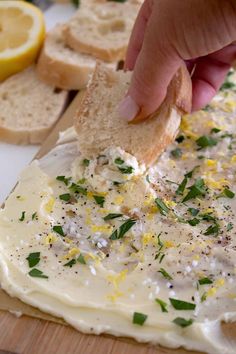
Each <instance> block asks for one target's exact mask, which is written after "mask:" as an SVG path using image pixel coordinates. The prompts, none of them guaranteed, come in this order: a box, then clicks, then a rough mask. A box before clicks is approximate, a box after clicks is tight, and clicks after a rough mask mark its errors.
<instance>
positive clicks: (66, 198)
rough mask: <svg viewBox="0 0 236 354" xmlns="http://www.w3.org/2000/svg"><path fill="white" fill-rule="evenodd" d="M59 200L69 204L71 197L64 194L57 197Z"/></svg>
mask: <svg viewBox="0 0 236 354" xmlns="http://www.w3.org/2000/svg"><path fill="white" fill-rule="evenodd" d="M59 198H60V199H61V200H64V201H65V202H69V200H70V198H71V195H70V193H65V194H61V195H59Z"/></svg>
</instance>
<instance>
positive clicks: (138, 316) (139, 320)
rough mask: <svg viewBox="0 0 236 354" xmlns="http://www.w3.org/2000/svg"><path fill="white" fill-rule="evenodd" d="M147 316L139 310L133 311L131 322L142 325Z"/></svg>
mask: <svg viewBox="0 0 236 354" xmlns="http://www.w3.org/2000/svg"><path fill="white" fill-rule="evenodd" d="M147 318H148V316H147V315H145V314H144V313H141V312H134V314H133V323H134V324H137V325H139V326H142V325H143V324H144V322H145V321H146V320H147Z"/></svg>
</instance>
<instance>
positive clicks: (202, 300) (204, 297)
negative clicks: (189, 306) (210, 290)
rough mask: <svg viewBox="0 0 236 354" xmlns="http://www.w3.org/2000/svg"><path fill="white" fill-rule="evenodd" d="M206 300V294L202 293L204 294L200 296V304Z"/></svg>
mask: <svg viewBox="0 0 236 354" xmlns="http://www.w3.org/2000/svg"><path fill="white" fill-rule="evenodd" d="M206 299H207V293H206V292H204V293H203V294H202V296H201V302H204V301H206Z"/></svg>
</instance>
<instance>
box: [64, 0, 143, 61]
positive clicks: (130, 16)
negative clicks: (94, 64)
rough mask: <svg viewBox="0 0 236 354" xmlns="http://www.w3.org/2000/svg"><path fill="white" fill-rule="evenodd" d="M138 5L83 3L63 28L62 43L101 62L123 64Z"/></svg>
mask: <svg viewBox="0 0 236 354" xmlns="http://www.w3.org/2000/svg"><path fill="white" fill-rule="evenodd" d="M140 4H141V2H140V1H139V0H127V1H126V2H125V3H121V2H115V1H106V0H96V1H95V0H93V1H92V0H89V1H87V0H84V1H83V2H82V4H81V7H80V8H79V10H78V11H77V12H76V14H75V15H74V17H73V18H72V19H71V20H70V21H69V22H68V24H67V25H66V26H65V29H64V33H65V39H66V43H67V44H68V45H69V46H70V47H71V48H73V49H74V50H76V51H77V52H80V53H81V52H82V53H87V54H91V55H93V56H95V57H96V58H98V59H101V60H105V61H108V62H113V61H119V60H123V59H124V58H125V54H126V50H127V46H128V42H129V37H130V34H131V31H132V28H133V25H134V22H135V19H136V16H137V14H138V11H139V9H140Z"/></svg>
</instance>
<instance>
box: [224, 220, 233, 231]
mask: <svg viewBox="0 0 236 354" xmlns="http://www.w3.org/2000/svg"><path fill="white" fill-rule="evenodd" d="M233 227H234V225H233V224H232V222H229V223H228V224H227V226H226V231H230V230H232V229H233Z"/></svg>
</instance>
